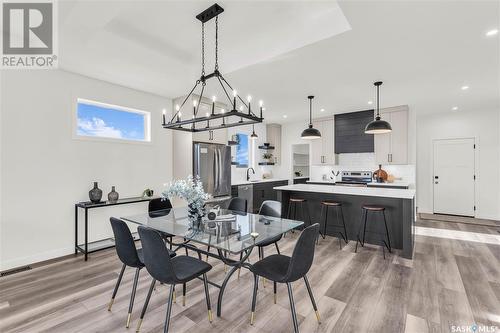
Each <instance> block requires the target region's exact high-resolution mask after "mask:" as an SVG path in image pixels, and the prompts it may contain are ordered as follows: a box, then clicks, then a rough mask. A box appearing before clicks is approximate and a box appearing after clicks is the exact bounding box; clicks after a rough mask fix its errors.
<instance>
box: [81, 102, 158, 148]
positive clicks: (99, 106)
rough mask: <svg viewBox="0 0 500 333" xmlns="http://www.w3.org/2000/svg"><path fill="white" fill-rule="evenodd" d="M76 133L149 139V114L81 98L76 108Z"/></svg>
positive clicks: (83, 135) (116, 138)
mask: <svg viewBox="0 0 500 333" xmlns="http://www.w3.org/2000/svg"><path fill="white" fill-rule="evenodd" d="M76 135H77V136H78V137H90V138H105V139H115V140H125V141H138V142H150V141H151V121H150V113H149V112H145V111H140V110H135V109H131V108H126V107H123V106H116V105H111V104H104V103H99V102H94V101H89V100H85V99H81V98H79V99H78V102H77V110H76Z"/></svg>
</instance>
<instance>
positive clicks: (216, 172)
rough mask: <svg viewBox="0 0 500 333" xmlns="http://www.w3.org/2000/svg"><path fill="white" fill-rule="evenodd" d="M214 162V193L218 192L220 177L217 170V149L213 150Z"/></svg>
mask: <svg viewBox="0 0 500 333" xmlns="http://www.w3.org/2000/svg"><path fill="white" fill-rule="evenodd" d="M214 161H215V168H214V172H215V177H214V192H218V191H219V177H220V173H219V171H220V170H219V148H215V156H214Z"/></svg>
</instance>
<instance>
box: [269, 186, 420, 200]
mask: <svg viewBox="0 0 500 333" xmlns="http://www.w3.org/2000/svg"><path fill="white" fill-rule="evenodd" d="M274 189H275V190H277V191H296V192H312V193H327V194H344V195H361V196H369V197H382V198H397V199H413V198H414V197H415V190H414V189H395V188H376V187H356V186H324V185H314V184H294V185H285V186H277V187H274Z"/></svg>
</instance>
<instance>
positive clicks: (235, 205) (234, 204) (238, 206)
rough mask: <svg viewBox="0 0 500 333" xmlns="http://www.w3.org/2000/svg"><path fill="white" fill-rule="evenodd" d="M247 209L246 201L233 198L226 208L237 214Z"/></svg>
mask: <svg viewBox="0 0 500 333" xmlns="http://www.w3.org/2000/svg"><path fill="white" fill-rule="evenodd" d="M247 207H248V204H247V199H243V198H239V197H235V198H232V199H231V201H230V202H229V205H228V206H227V209H229V210H234V211H237V212H246V211H247Z"/></svg>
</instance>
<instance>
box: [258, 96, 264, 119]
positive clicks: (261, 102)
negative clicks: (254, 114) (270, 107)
mask: <svg viewBox="0 0 500 333" xmlns="http://www.w3.org/2000/svg"><path fill="white" fill-rule="evenodd" d="M262 105H264V102H263V101H262V100H260V101H259V106H260V118H261V119H262Z"/></svg>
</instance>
